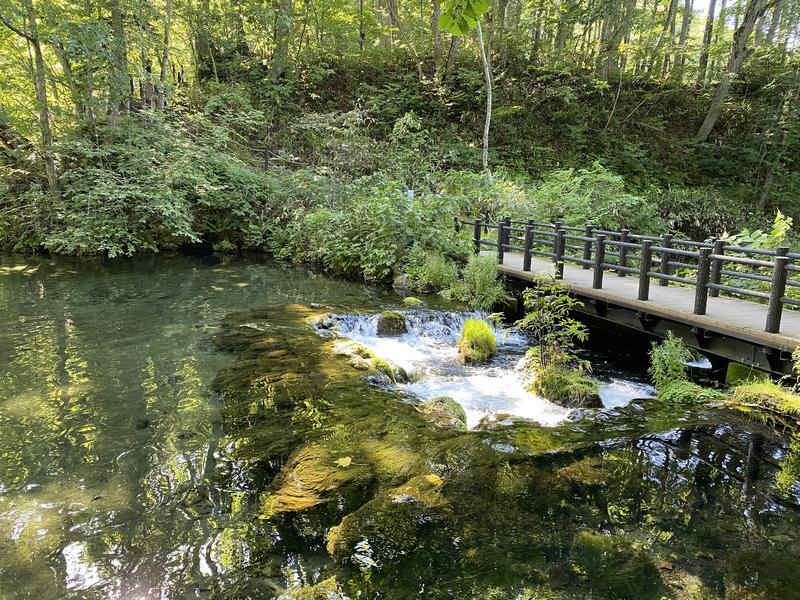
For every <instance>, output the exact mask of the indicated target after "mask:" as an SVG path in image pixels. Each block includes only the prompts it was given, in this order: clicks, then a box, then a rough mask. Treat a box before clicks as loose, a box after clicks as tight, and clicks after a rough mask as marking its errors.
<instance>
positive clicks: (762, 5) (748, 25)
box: [695, 0, 775, 142]
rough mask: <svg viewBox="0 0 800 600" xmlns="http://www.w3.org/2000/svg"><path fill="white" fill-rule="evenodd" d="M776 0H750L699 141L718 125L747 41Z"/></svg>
mask: <svg viewBox="0 0 800 600" xmlns="http://www.w3.org/2000/svg"><path fill="white" fill-rule="evenodd" d="M774 1H775V0H750V3H749V4H748V5H747V9H746V10H745V13H744V17H743V19H742V25H741V27H739V29H737V30H736V32H735V33H734V34H733V42H732V44H731V53H730V56H729V58H728V66H727V67H726V69H725V73H724V74H723V75H722V79H721V80H720V82H719V84H718V85H717V89H716V91H715V92H714V98H713V99H712V100H711V105H710V106H709V107H708V112H707V113H706V117H705V119H703V123H702V124H701V125H700V129H699V130H698V131H697V135H696V136H695V139H696V140H697V141H699V142H704V141H706V140H707V139H708V136H709V135H710V134H711V130H712V129H714V125H716V123H717V120H718V119H719V115H720V114H721V113H722V105H723V104H724V102H725V98H727V97H728V92H729V91H730V88H731V84H732V83H733V79H734V77H736V75H737V73H739V69H740V68H741V66H742V63H743V62H744V59H745V58H746V57H747V54H748V50H747V42H748V40H749V39H750V35H751V34H752V33H753V28H754V27H755V25H756V22H757V21H758V20H759V19H760V18H761V17H762V16H764V13H765V12H766V11H767V9H768V8H769V7H770V5H771V4H773V3H774Z"/></svg>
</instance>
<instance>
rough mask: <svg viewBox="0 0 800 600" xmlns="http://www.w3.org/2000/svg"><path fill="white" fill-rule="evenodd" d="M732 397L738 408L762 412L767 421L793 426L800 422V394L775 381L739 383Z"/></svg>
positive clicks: (762, 416) (761, 416) (757, 412)
mask: <svg viewBox="0 0 800 600" xmlns="http://www.w3.org/2000/svg"><path fill="white" fill-rule="evenodd" d="M731 399H732V403H733V406H735V407H736V408H739V409H741V410H744V411H746V412H751V413H753V412H755V413H756V414H759V413H760V414H759V416H760V418H761V419H763V420H765V421H768V422H773V423H780V424H782V425H783V426H785V427H792V428H796V427H797V426H798V424H800V396H798V395H796V394H794V393H792V391H791V390H789V389H787V388H785V387H783V386H781V385H780V384H778V383H775V382H773V381H758V382H752V383H745V384H742V385H737V386H736V387H734V388H733V391H732V396H731Z"/></svg>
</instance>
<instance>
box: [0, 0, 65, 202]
mask: <svg viewBox="0 0 800 600" xmlns="http://www.w3.org/2000/svg"><path fill="white" fill-rule="evenodd" d="M22 6H23V7H24V9H25V21H26V25H27V31H25V30H24V29H22V28H18V27H15V26H14V25H12V24H11V22H10V21H8V20H7V19H5V18H4V17H3V16H2V15H0V20H1V21H2V22H3V24H4V25H5V26H6V27H8V28H9V29H10V30H11V31H13V32H14V33H16V34H17V35H19V36H20V37H22V38H23V39H24V40H25V41H26V42H27V43H28V51H29V55H30V54H33V56H32V59H31V65H30V67H31V79H32V82H33V89H34V92H35V93H36V108H37V111H38V113H39V134H40V142H41V146H42V148H41V150H42V156H43V158H44V167H45V172H46V174H47V186H48V188H49V189H50V196H51V197H52V198H53V200H54V201H57V200H58V198H59V195H60V194H59V189H58V171H57V169H56V159H55V152H54V150H53V131H52V129H51V128H50V107H49V106H48V104H47V73H46V71H45V64H44V55H43V54H42V44H41V41H40V40H39V27H38V24H37V22H36V13H35V12H34V8H33V2H32V0H22Z"/></svg>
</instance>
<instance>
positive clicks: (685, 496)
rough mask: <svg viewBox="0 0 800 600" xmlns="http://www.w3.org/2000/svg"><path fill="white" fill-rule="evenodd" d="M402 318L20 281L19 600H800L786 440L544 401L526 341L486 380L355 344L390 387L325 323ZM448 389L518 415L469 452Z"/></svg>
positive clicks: (102, 274)
mask: <svg viewBox="0 0 800 600" xmlns="http://www.w3.org/2000/svg"><path fill="white" fill-rule="evenodd" d="M398 305H399V298H397V297H396V296H394V295H393V294H392V293H391V292H389V291H388V290H384V289H381V288H371V287H366V286H363V285H360V284H358V283H353V282H341V281H336V280H333V279H330V278H327V277H324V276H321V275H318V274H314V273H311V272H309V271H306V270H303V269H296V268H288V267H285V266H282V265H280V264H276V263H272V262H258V261H249V260H243V259H236V260H225V261H220V260H218V259H215V258H211V257H207V258H193V257H177V258H175V257H173V258H163V257H159V258H152V259H147V260H135V261H67V260H58V261H53V260H48V259H42V260H35V259H28V260H22V259H14V258H8V257H7V258H5V259H2V262H0V432H2V434H0V435H2V438H0V439H1V440H2V446H1V447H0V597H1V598H11V599H14V598H33V597H35V598H39V599H49V598H64V597H74V598H187V597H192V598H268V597H285V598H342V597H347V598H356V597H361V598H379V597H380V598H417V597H430V598H470V597H479V598H531V597H536V598H540V597H541V598H587V597H596V598H637V599H638V598H661V597H668V598H670V597H671V598H695V597H707V598H748V597H753V598H796V597H798V595H799V594H798V592H797V591H796V590H797V585H796V583H795V582H794V577H793V573H794V572H795V566H794V562H795V557H796V556H797V555H798V552H800V518H799V517H798V503H799V502H800V488H798V485H797V482H796V476H797V469H798V465H799V464H800V460H798V457H797V456H796V454H795V452H794V451H793V449H792V446H791V444H790V441H789V440H788V439H787V438H786V437H784V436H782V435H779V434H776V433H775V432H773V431H772V430H771V429H770V428H769V427H766V426H764V425H760V424H757V423H753V422H750V421H748V420H746V419H744V418H743V417H742V416H740V415H738V414H735V413H732V412H730V411H726V410H711V409H687V408H680V407H678V408H671V407H664V406H659V405H658V403H656V402H655V401H653V400H647V399H644V400H634V401H632V402H631V399H632V398H636V397H643V396H649V395H650V394H651V392H652V390H651V389H649V388H648V387H647V386H646V384H644V383H643V382H642V381H641V379H640V378H638V377H636V376H633V375H631V376H630V377H628V376H626V375H625V374H624V373H620V372H619V371H618V370H617V371H616V372H614V373H609V374H604V373H602V372H599V373H598V374H599V375H600V376H603V377H605V378H606V385H605V386H604V388H603V389H604V403H605V406H606V408H605V409H601V410H597V411H572V412H569V413H568V412H567V411H564V410H563V409H560V408H559V407H556V406H554V405H552V404H550V403H548V402H547V401H546V399H537V398H534V397H530V398H529V400H530V403H526V402H525V401H526V399H528V397H527V396H525V391H524V389H520V384H519V381H521V380H520V379H519V375H520V374H519V373H518V372H517V371H516V370H515V364H516V361H517V360H518V358H519V357H520V356H521V353H522V352H523V351H524V345H525V343H527V342H526V341H525V340H523V339H515V338H512V339H507V340H506V341H505V343H506V347H505V349H504V352H503V353H501V357H499V358H498V359H497V361H496V362H495V363H493V364H492V365H489V366H487V367H484V368H479V369H476V370H464V369H463V368H461V367H458V366H455V364H454V363H453V362H452V360H451V359H452V353H453V349H452V345H451V341H452V340H451V338H452V332H449V333H446V334H442V333H436V334H431V335H430V336H428V337H429V339H428V340H427V342H425V343H421V342H420V340H415V339H413V337H412V338H406V339H399V340H389V341H387V340H378V339H376V338H374V336H372V335H371V332H370V331H369V330H365V329H364V328H363V327H361V329H359V330H357V331H356V329H357V328H352V327H351V329H350V331H356V333H355V334H353V335H355V336H357V337H359V336H360V339H361V341H363V342H365V343H367V344H368V345H369V344H371V345H372V349H373V350H374V351H375V352H376V353H378V354H380V355H381V356H383V357H385V358H388V359H390V360H394V361H395V362H397V363H398V364H401V365H404V366H406V367H408V368H409V369H411V370H412V371H413V370H417V371H419V372H420V373H421V376H420V377H418V378H416V380H415V381H414V382H413V383H411V384H409V385H407V386H387V385H383V384H376V383H371V382H370V376H369V374H368V373H364V372H360V371H358V370H357V369H353V368H352V367H350V366H349V365H348V364H347V363H346V361H344V360H343V359H342V358H341V357H336V356H333V355H332V354H331V353H330V352H329V345H330V343H331V342H330V341H328V340H325V339H323V338H321V337H320V336H319V335H318V334H317V333H316V332H315V331H314V330H313V329H312V328H311V327H310V326H309V323H310V322H312V321H313V320H314V319H315V318H317V317H318V316H319V315H320V314H323V313H327V312H330V313H335V314H339V315H349V317H348V319H349V322H351V323H364V322H368V321H370V318H369V317H364V316H359V315H368V314H370V313H374V312H376V311H377V310H379V309H380V308H382V307H390V306H398ZM438 308H441V309H442V310H444V311H447V312H446V313H443V314H445V315H449V316H445V317H442V318H440V319H439V320H438V321H437V319H430V318H429V319H428V321H427V322H429V323H436V322H441V321H442V320H447V319H452V318H453V317H452V314H453V313H452V311H453V310H454V308H453V307H448V306H437V305H436V304H435V303H434V304H429V305H428V306H427V307H425V311H427V312H425V311H423V312H425V314H430V311H431V309H438ZM409 314H410V316H411V313H409ZM417 333H419V332H417ZM415 335H417V334H415ZM418 337H419V336H418ZM422 337H424V336H422ZM417 342H420V343H417ZM611 347H612V349H613V346H611ZM612 351H613V350H612ZM481 382H482V383H481ZM465 390H468V391H465ZM442 392H447V393H449V395H453V396H456V397H457V399H459V400H460V401H461V402H462V403H463V404H464V405H465V407H466V408H467V410H468V414H471V415H472V417H471V423H470V424H471V425H475V424H477V422H478V421H479V420H480V418H482V417H483V416H485V415H487V414H491V413H493V412H496V411H500V412H506V409H507V412H510V413H512V414H515V415H517V416H516V417H514V416H511V417H505V418H503V419H502V420H501V421H499V422H498V421H492V422H490V423H489V424H486V423H484V425H483V426H481V427H479V428H477V429H473V430H472V431H461V430H458V429H455V428H453V427H444V426H442V425H441V423H437V422H434V421H431V420H430V419H429V418H428V417H427V416H426V415H425V414H423V413H422V412H421V411H420V410H418V405H419V402H420V401H421V400H424V399H425V398H427V397H430V396H432V395H439V394H440V393H442ZM459 394H460V397H459ZM504 403H505V404H504ZM526 411H527V412H526ZM520 416H521V417H528V418H527V419H526V418H520ZM550 417H552V418H550Z"/></svg>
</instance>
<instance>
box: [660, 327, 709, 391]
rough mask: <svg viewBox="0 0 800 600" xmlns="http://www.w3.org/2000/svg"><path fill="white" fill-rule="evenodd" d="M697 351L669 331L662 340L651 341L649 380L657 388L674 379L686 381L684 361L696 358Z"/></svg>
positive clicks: (687, 375) (674, 380)
mask: <svg viewBox="0 0 800 600" xmlns="http://www.w3.org/2000/svg"><path fill="white" fill-rule="evenodd" d="M697 358H698V355H697V353H696V352H695V351H694V350H692V349H691V348H689V346H687V345H686V344H684V343H683V340H681V339H680V338H678V337H676V336H675V334H674V333H672V332H671V331H668V332H667V337H666V338H664V341H662V342H653V345H652V348H651V350H650V367H649V369H648V373H649V374H650V380H651V381H652V382H653V385H654V386H656V387H657V388H659V389H660V388H663V387H666V386H667V385H669V384H670V383H673V382H676V381H688V380H689V374H688V373H687V368H686V363H688V362H691V361H693V360H697Z"/></svg>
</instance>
